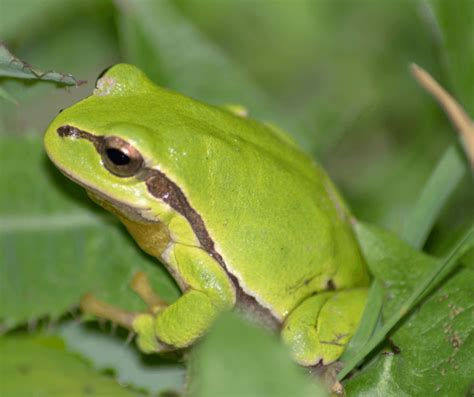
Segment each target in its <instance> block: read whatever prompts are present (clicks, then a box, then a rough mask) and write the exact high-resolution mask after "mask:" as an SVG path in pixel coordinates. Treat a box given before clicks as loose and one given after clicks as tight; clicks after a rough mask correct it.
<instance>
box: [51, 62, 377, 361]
mask: <svg viewBox="0 0 474 397" xmlns="http://www.w3.org/2000/svg"><path fill="white" fill-rule="evenodd" d="M45 147H46V150H47V152H48V155H49V157H50V158H51V160H52V161H53V162H54V163H55V165H56V166H57V167H58V168H59V169H60V170H61V171H62V172H64V173H65V174H66V175H67V176H69V177H70V178H71V179H73V180H74V181H76V182H77V183H79V184H81V185H82V186H84V187H85V188H86V189H87V191H88V192H89V194H90V195H91V197H92V198H93V199H94V200H95V201H96V202H98V203H99V204H101V205H102V206H103V207H105V208H106V209H108V210H110V211H111V212H113V213H114V214H116V215H117V216H118V217H119V218H120V219H121V220H122V222H123V223H124V224H125V226H126V227H127V229H128V230H129V232H130V233H131V234H132V236H133V237H134V238H135V240H136V241H137V243H138V244H139V245H140V246H141V247H142V249H144V250H145V251H146V252H148V253H149V254H151V255H153V256H155V257H157V258H159V259H160V260H161V261H162V262H163V263H164V264H165V265H166V266H167V268H168V270H169V271H170V273H171V274H172V275H173V276H174V277H175V279H176V281H177V283H178V284H179V286H180V287H181V289H182V291H183V295H182V296H181V297H180V298H179V299H178V300H177V301H176V302H174V303H172V304H170V305H165V304H163V305H160V304H159V305H157V306H156V307H155V308H154V309H152V310H151V311H150V313H149V314H141V315H135V316H133V317H132V319H131V320H130V324H129V325H130V327H131V328H133V329H134V330H135V331H136V332H137V333H138V336H139V338H138V342H139V346H140V347H141V348H142V350H144V351H147V352H151V351H161V350H170V349H179V348H183V347H186V346H189V345H190V344H192V343H193V342H194V341H195V340H196V339H197V338H199V337H200V336H202V335H203V334H204V333H205V331H206V330H207V329H208V328H209V327H210V325H211V324H212V322H213V320H214V319H215V317H216V316H217V315H218V314H219V313H220V312H221V311H223V310H228V309H231V308H233V307H236V306H237V307H239V308H240V310H242V311H244V312H247V313H249V315H250V316H251V317H253V318H256V319H257V320H260V321H261V322H264V323H266V324H270V325H272V326H275V327H277V328H281V329H282V336H283V339H284V340H285V341H286V342H287V343H288V344H289V345H290V347H291V349H292V352H293V355H294V357H295V359H296V360H297V361H298V362H299V363H301V364H303V365H314V364H316V363H318V362H320V360H323V362H324V363H329V362H332V361H334V360H336V359H337V358H338V357H339V356H340V354H341V353H342V351H343V350H344V346H345V345H346V344H347V342H348V340H349V339H350V336H351V335H352V334H353V332H354V330H355V328H356V326H357V324H358V322H359V319H360V316H361V312H362V310H363V307H364V304H365V299H366V293H367V291H366V287H367V285H368V282H369V276H368V273H367V270H366V267H365V264H364V261H363V259H362V257H361V254H360V252H359V248H358V246H357V243H356V241H355V238H354V236H353V232H352V230H351V226H350V215H349V213H348V210H347V208H346V206H345V204H344V203H343V201H342V199H341V198H340V196H339V195H338V193H337V191H336V189H335V188H334V186H333V184H332V183H331V181H330V180H329V178H328V177H327V175H326V173H325V172H324V171H323V170H322V169H321V168H320V167H319V166H318V165H316V164H315V163H314V161H312V160H311V159H310V158H309V157H308V156H306V155H305V154H303V153H302V152H301V151H300V150H299V149H298V148H297V147H296V146H295V144H293V143H292V142H291V141H290V140H289V138H287V137H286V136H285V135H284V133H281V132H279V131H277V130H276V129H275V128H273V127H271V126H268V125H265V124H262V123H259V122H257V121H254V120H252V119H250V118H248V117H244V116H241V115H238V114H234V113H233V112H231V111H229V110H226V109H224V108H219V107H214V106H210V105H207V104H204V103H201V102H199V101H196V100H193V99H191V98H187V97H185V96H182V95H179V94H177V93H174V92H171V91H168V90H165V89H163V88H160V87H158V86H156V85H154V84H153V83H152V82H151V81H150V80H148V79H147V77H146V76H145V75H144V74H143V73H142V72H141V71H139V70H138V69H137V68H135V67H133V66H130V65H125V64H121V65H116V66H115V67H113V68H111V69H110V70H109V71H108V72H107V73H106V74H105V75H104V76H103V77H101V79H100V80H98V83H97V88H96V89H95V91H94V93H93V95H91V96H89V97H88V98H86V99H84V100H82V101H81V102H79V103H77V104H75V105H73V106H72V107H70V108H67V109H65V110H64V111H63V112H61V113H60V114H59V115H58V116H57V117H56V119H55V120H54V121H53V122H52V124H51V125H50V126H49V128H48V130H47V132H46V135H45ZM109 317H112V316H109ZM122 322H124V321H122Z"/></svg>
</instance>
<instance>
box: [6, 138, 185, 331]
mask: <svg viewBox="0 0 474 397" xmlns="http://www.w3.org/2000/svg"><path fill="white" fill-rule="evenodd" d="M41 143H42V142H41V139H40V138H39V137H33V136H23V137H21V138H20V137H16V138H13V137H0V157H1V158H2V172H1V173H0V183H1V185H2V190H3V191H4V192H6V193H7V194H2V195H1V196H0V279H1V280H2V299H1V300H0V318H1V319H2V322H3V326H4V327H6V328H11V327H14V326H16V325H18V324H20V323H22V322H24V321H28V320H32V319H35V318H38V317H41V316H48V317H50V318H51V319H53V320H54V319H57V318H58V317H59V316H60V315H62V314H63V313H64V312H66V311H67V310H69V309H70V308H71V307H74V306H75V305H77V304H78V303H79V300H80V298H81V296H82V295H83V294H84V293H86V292H92V293H93V294H94V295H96V296H97V297H98V298H99V299H103V300H105V301H107V302H109V303H112V304H115V305H119V306H123V307H125V308H128V309H134V310H143V309H144V308H145V306H144V305H143V303H142V302H141V301H140V300H139V299H138V297H136V296H135V295H134V294H133V293H132V291H131V290H130V289H129V288H128V283H129V282H130V280H131V278H132V276H133V274H134V273H135V272H136V271H138V270H143V271H145V272H146V273H147V274H148V275H149V276H150V277H151V281H152V284H153V285H154V287H155V288H156V290H157V291H158V292H159V293H160V294H162V296H163V297H164V298H165V299H175V298H176V297H177V296H178V290H177V287H176V286H175V284H174V282H173V281H171V279H170V277H169V274H168V272H167V271H165V270H164V268H163V267H162V266H161V265H160V264H158V263H157V262H156V260H154V259H153V258H151V257H148V256H146V255H144V254H143V253H142V251H141V250H139V249H138V247H137V246H136V245H135V243H134V242H133V241H132V240H131V238H130V237H129V236H128V234H127V233H125V231H124V230H123V229H122V227H121V226H119V225H118V224H117V222H116V221H115V219H113V218H111V217H109V216H108V215H106V213H105V212H104V211H100V210H99V209H98V207H96V206H95V205H92V204H91V202H90V200H89V198H88V197H87V195H86V194H85V192H84V190H83V189H82V188H79V187H78V186H76V185H75V184H74V183H72V182H70V181H69V180H67V179H66V178H65V177H64V176H62V175H61V174H60V173H59V172H58V171H57V170H56V169H55V168H54V167H53V166H52V165H50V163H49V161H48V160H47V159H46V156H45V154H44V152H43V148H42V144H41Z"/></svg>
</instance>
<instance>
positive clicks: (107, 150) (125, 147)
mask: <svg viewBox="0 0 474 397" xmlns="http://www.w3.org/2000/svg"><path fill="white" fill-rule="evenodd" d="M100 154H101V156H102V162H103V163H104V166H105V168H107V170H109V171H110V172H111V173H112V174H114V175H117V176H120V177H128V176H133V175H135V174H137V173H138V171H139V170H140V169H141V167H142V165H143V157H142V156H141V154H140V152H139V151H138V150H137V149H135V148H134V147H133V146H132V145H130V144H129V143H128V142H126V141H124V140H123V139H120V138H117V137H115V136H109V137H106V138H104V140H103V142H102V145H101V148H100Z"/></svg>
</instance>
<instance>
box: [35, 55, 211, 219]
mask: <svg viewBox="0 0 474 397" xmlns="http://www.w3.org/2000/svg"><path fill="white" fill-rule="evenodd" d="M206 112H207V113H209V112H211V113H212V112H213V110H212V107H210V106H207V105H204V104H201V103H199V102H197V101H193V100H192V99H189V98H186V97H184V96H181V95H179V94H176V93H173V92H170V91H168V90H165V89H163V88H160V87H157V86H156V85H154V84H153V83H152V82H151V81H150V80H149V79H148V78H147V77H146V76H145V74H144V73H143V72H141V71H140V70H139V69H138V68H136V67H134V66H132V65H126V64H119V65H116V66H114V67H112V68H110V69H109V70H108V71H107V72H106V73H105V74H104V75H103V76H102V77H101V78H100V79H99V80H98V81H97V84H96V89H95V90H94V92H93V94H92V95H91V96H89V97H87V98H85V99H84V100H82V101H80V102H78V103H77V104H75V105H73V106H71V107H69V108H67V109H65V110H64V111H62V112H61V113H60V114H59V115H58V116H57V117H56V118H55V119H54V120H53V122H52V123H51V125H50V126H49V127H48V129H47V131H46V133H45V137H44V144H45V148H46V152H47V154H48V156H49V158H50V159H51V160H52V161H53V163H54V164H55V165H56V166H57V167H58V168H59V169H60V170H61V171H62V172H63V173H64V174H65V175H66V176H68V177H69V178H70V179H72V180H74V181H75V182H77V183H78V184H80V185H82V186H83V187H85V188H86V189H87V191H88V192H89V194H91V195H92V196H93V197H94V198H95V199H97V200H98V201H99V202H101V203H102V204H109V209H110V206H112V207H114V208H115V209H118V210H123V209H125V210H124V211H120V212H125V213H126V212H127V211H126V209H127V208H133V209H135V210H136V209H137V208H138V209H139V208H142V209H143V208H149V207H150V199H149V196H150V194H149V192H148V191H147V186H146V183H145V182H146V180H147V178H150V176H151V175H152V173H151V171H156V170H160V171H162V172H164V173H165V174H167V175H169V176H170V178H172V179H173V176H176V175H179V170H177V167H179V156H180V155H182V154H183V150H181V149H180V151H179V150H178V149H176V148H177V147H178V146H179V145H180V146H179V148H182V147H190V145H189V143H187V146H186V143H185V142H183V139H188V140H189V139H191V138H190V134H189V133H186V132H189V130H190V129H194V130H195V129H196V128H199V126H200V125H201V123H200V122H196V118H194V119H193V118H192V117H191V118H190V117H189V115H193V114H194V115H195V117H198V116H199V115H202V114H204V115H205V114H206ZM214 112H215V111H214ZM195 136H196V135H195V134H194V137H195ZM176 145H178V146H176ZM186 154H187V153H185V155H186Z"/></svg>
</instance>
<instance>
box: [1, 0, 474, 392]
mask: <svg viewBox="0 0 474 397" xmlns="http://www.w3.org/2000/svg"><path fill="white" fill-rule="evenodd" d="M473 18H474V3H472V2H471V1H470V0H459V1H456V2H448V1H445V0H429V1H420V2H411V1H398V2H384V3H383V4H382V3H376V2H371V1H366V2H353V1H350V0H336V1H323V0H321V1H317V2H315V1H312V0H299V1H296V2H289V1H288V2H283V1H281V2H276V1H275V2H271V7H269V2H268V1H265V0H258V1H257V0H256V1H253V2H252V3H251V4H250V3H249V2H232V1H217V0H177V1H170V0H162V1H151V0H141V1H139V0H116V1H108V0H103V1H100V2H97V1H93V0H85V1H84V0H81V1H79V0H71V1H69V2H68V7H64V6H63V4H62V2H60V1H59V0H24V1H22V2H17V1H14V0H3V1H2V23H1V24H0V38H1V39H2V40H3V41H4V42H5V44H6V45H7V46H8V48H9V49H10V50H11V52H12V53H14V54H15V55H16V56H17V57H18V58H19V59H21V60H26V61H28V64H24V63H20V62H21V61H19V59H18V58H12V55H11V54H7V53H6V52H5V47H1V49H2V51H3V55H4V57H3V58H2V54H1V53H0V74H1V76H0V101H1V106H0V158H1V159H2V160H1V161H2V163H1V168H0V182H1V184H2V194H1V195H0V280H1V299H0V319H1V327H2V330H3V331H4V332H5V334H4V336H2V337H1V338H0V351H1V352H2V355H1V357H0V378H1V379H2V382H0V388H1V389H0V394H1V395H5V396H16V395H20V394H21V395H28V394H27V393H30V394H31V395H52V394H53V393H60V394H61V393H62V395H71V396H73V395H83V394H85V393H88V395H97V396H102V395H105V394H107V393H108V394H110V395H112V394H113V395H119V396H120V395H141V393H142V392H143V393H146V394H152V395H157V394H159V393H165V392H166V393H167V395H172V394H171V391H173V392H176V393H181V392H182V391H183V389H184V384H185V382H184V370H183V366H182V363H180V362H177V361H176V360H172V359H169V358H166V359H165V358H162V357H150V356H143V355H140V353H139V352H138V351H137V350H136V348H135V346H134V345H133V344H125V339H126V335H124V333H123V332H122V331H121V330H117V332H116V334H115V335H107V334H106V333H104V332H103V331H101V329H100V328H99V327H98V326H97V324H96V323H95V322H87V323H82V324H78V323H77V322H76V321H72V320H77V311H76V309H75V307H76V305H77V303H78V301H79V299H80V297H81V296H82V295H83V293H84V292H86V291H93V292H94V294H96V295H98V296H99V297H101V298H102V299H104V300H107V301H110V302H114V303H115V304H118V305H120V306H124V307H128V308H130V309H134V310H140V308H141V306H140V302H139V301H138V299H137V298H136V296H134V294H133V293H131V291H130V289H129V288H128V283H129V281H130V279H131V276H132V274H133V273H134V272H135V271H137V270H143V271H146V272H147V274H148V275H149V276H150V277H151V278H152V283H153V286H154V287H155V288H156V289H157V290H158V291H160V294H161V295H163V296H165V297H166V298H168V299H170V300H172V299H175V298H176V297H177V296H178V291H177V288H176V286H175V284H174V282H173V281H172V280H171V279H170V277H169V275H168V274H167V273H166V272H165V271H164V269H163V268H162V267H161V266H159V265H158V264H157V263H156V261H154V260H152V259H150V258H149V257H147V256H145V255H144V254H143V253H141V252H140V250H139V249H138V248H137V247H136V246H135V243H134V242H133V241H132V240H131V238H130V237H129V236H128V235H127V234H126V233H125V232H124V230H123V229H122V227H121V226H120V225H119V224H118V223H117V222H116V221H115V220H114V219H112V218H111V217H109V216H108V215H105V214H104V213H103V212H102V211H100V210H99V209H98V208H96V207H95V206H93V205H92V204H90V203H89V201H88V199H87V196H86V194H85V193H84V192H83V191H82V190H81V189H80V188H78V187H77V186H75V185H73V184H71V183H70V182H69V181H67V180H66V179H65V178H63V177H62V176H61V175H60V174H59V172H58V171H57V170H55V169H54V167H52V166H51V165H50V164H49V162H48V161H47V160H46V158H45V155H44V153H43V149H42V145H41V133H42V132H43V130H44V129H45V127H46V125H47V124H48V122H49V121H50V120H51V119H52V118H53V117H54V115H55V114H56V113H57V111H58V110H59V109H61V108H64V107H66V106H68V105H70V104H72V103H74V102H75V101H77V100H78V99H79V98H81V97H84V96H85V95H88V93H89V92H90V91H91V89H92V87H93V83H94V81H95V78H96V76H97V75H98V74H99V73H100V72H101V71H102V70H103V69H105V68H106V67H108V66H110V65H111V64H114V63H116V62H119V61H125V62H130V63H135V64H137V65H138V66H140V67H141V68H143V69H144V70H145V71H146V72H147V73H148V74H149V75H150V76H151V77H152V78H153V79H154V80H155V81H156V82H157V83H159V84H161V85H164V86H166V87H169V88H172V89H175V90H179V91H181V92H183V93H185V94H188V95H191V96H193V97H196V98H199V99H202V100H204V101H207V102H211V103H216V104H233V103H239V104H242V105H244V106H245V107H247V108H248V109H249V110H250V113H251V115H252V116H253V117H255V118H258V119H263V120H269V121H271V122H273V123H274V124H278V125H280V126H282V127H284V128H285V129H287V130H288V131H289V133H291V134H292V135H293V136H294V138H295V139H296V140H297V141H298V142H299V144H300V145H301V146H302V147H303V148H304V149H305V150H306V151H307V152H308V153H311V154H312V155H314V156H315V157H317V158H318V159H319V161H320V162H322V163H323V165H324V166H325V168H326V169H327V170H328V172H329V173H330V174H331V176H332V177H333V179H334V180H335V181H336V183H337V184H338V186H339V187H340V189H341V191H342V192H343V194H344V196H345V197H346V198H347V201H348V202H349V204H350V205H351V207H352V209H353V212H354V214H355V216H356V217H357V218H358V219H362V220H364V221H366V222H371V223H372V224H377V225H379V226H381V227H383V228H385V229H389V230H390V232H388V231H385V230H383V229H382V228H379V227H375V226H373V225H370V224H368V223H362V222H357V223H356V226H355V230H356V232H357V235H358V238H359V240H360V243H361V247H362V250H363V252H364V255H365V257H366V259H367V261H368V263H369V265H370V267H371V270H372V274H373V275H374V277H375V279H376V280H377V284H374V285H375V287H374V288H373V291H372V292H373V293H372V295H371V296H373V299H372V300H371V302H370V303H369V306H368V309H367V311H366V314H365V316H364V318H366V322H365V324H366V328H365V329H362V330H359V331H360V332H359V337H358V340H355V341H354V344H353V346H352V349H351V350H348V352H347V354H346V355H345V356H344V357H343V362H345V363H348V362H350V360H351V359H353V358H354V357H356V355H357V352H360V351H361V350H362V349H363V347H364V346H367V344H368V343H370V340H371V338H373V337H374V335H376V334H377V332H378V331H380V329H381V328H382V327H383V325H382V322H383V321H382V318H383V320H384V321H385V324H387V320H389V319H391V318H392V317H391V316H393V315H394V314H396V313H397V310H398V309H399V308H400V307H402V306H403V304H404V302H406V300H407V298H408V297H409V296H410V294H411V293H412V292H413V291H414V290H416V289H417V287H419V286H420V285H422V284H423V280H426V275H427V274H429V273H430V271H431V270H432V269H433V268H434V267H436V266H437V265H438V264H439V263H443V258H446V257H447V256H449V253H452V252H455V248H453V247H455V246H456V243H457V242H458V241H459V240H460V238H461V236H463V235H465V233H466V230H469V228H470V227H471V225H472V223H473V220H474V206H473V205H472V203H473V202H474V189H472V175H470V172H469V169H468V165H467V162H466V161H465V158H464V155H463V153H462V150H461V149H460V145H458V144H457V142H456V134H455V133H454V132H453V128H452V127H451V125H450V123H449V121H448V120H447V118H446V117H445V116H444V114H443V113H442V111H441V110H440V109H439V108H438V106H437V105H436V104H435V102H434V101H432V100H431V98H430V97H429V96H428V95H427V94H426V93H425V92H424V91H423V90H422V89H420V88H419V86H417V84H416V82H415V81H414V80H413V79H412V77H411V76H410V74H409V73H408V64H409V62H412V61H414V62H416V63H418V64H419V65H421V66H423V67H424V68H425V69H427V70H429V71H430V73H431V74H432V75H433V76H434V77H435V78H436V80H438V81H439V82H440V83H441V84H442V85H443V86H445V87H446V88H447V89H448V90H449V91H450V92H451V93H452V94H453V95H454V96H455V97H456V98H457V99H458V100H459V101H460V103H461V104H462V105H463V106H464V108H465V109H466V111H467V113H469V114H470V115H471V116H472V115H474V107H473V106H474V105H473V98H474V97H473V95H472V93H473V92H474V73H473V70H474V65H473V62H474V42H473V41H472V39H471V36H472V35H471V34H470V30H472V26H473V24H474V20H473ZM30 64H31V65H34V68H33V67H30ZM38 69H41V70H60V71H67V72H68V73H54V74H52V73H50V74H46V75H45V74H44V73H43V72H38ZM25 72H26V74H24V73H25ZM69 72H70V73H72V75H69ZM47 76H48V77H52V80H53V81H44V80H45V79H44V77H47ZM72 76H77V78H78V79H81V80H83V79H85V80H87V81H88V83H87V84H83V85H81V86H80V87H72V88H68V89H64V88H62V89H58V88H59V87H60V86H62V84H63V83H70V84H72V85H77V81H78V80H76V79H75V78H74V77H72ZM36 77H42V79H40V80H43V81H39V82H35V81H34V80H32V79H34V78H36ZM22 78H26V79H27V80H22ZM65 79H66V80H65ZM2 97H3V98H2ZM5 98H7V99H9V100H10V101H8V100H6V99H5ZM15 103H16V104H15ZM397 235H398V236H400V237H401V239H403V240H405V241H402V240H401V239H400V238H399V237H397ZM472 246H473V239H472V238H471V239H470V240H468V241H467V242H466V244H464V246H463V248H462V250H463V251H462V252H461V253H459V252H458V251H456V252H458V254H459V255H458V257H459V260H458V261H457V266H456V265H455V264H450V266H449V268H448V269H445V270H444V272H443V273H442V275H441V276H439V277H438V278H437V279H436V281H435V283H434V284H433V283H431V284H430V285H429V287H428V292H426V290H425V289H424V290H423V293H424V296H423V298H421V297H420V299H418V305H417V306H416V307H415V308H413V309H411V310H409V311H408V314H407V315H405V316H404V317H403V318H402V319H401V320H397V321H396V326H395V328H393V329H391V330H390V333H389V336H390V343H389V342H387V341H384V342H382V343H381V344H377V345H376V346H375V348H374V349H372V351H371V354H370V355H368V356H367V357H365V359H364V361H362V362H361V363H360V365H359V367H358V368H356V370H355V371H354V373H353V375H352V377H350V378H346V379H345V380H344V381H343V384H344V386H345V388H346V392H347V393H348V395H349V396H359V395H424V394H426V395H434V394H435V393H440V395H463V394H466V395H467V394H468V393H469V390H471V391H472V387H473V384H472V382H473V379H472V376H471V374H472V373H473V372H474V368H473V363H472V359H471V355H470V352H472V350H473V348H474V346H473V337H472V336H473V335H474V333H473V322H472V318H473V313H474V312H473V306H472V302H473V301H474V299H473V298H474V296H473V291H472V284H473V282H474V273H473V271H474V268H473V265H474V249H472ZM469 247H471V248H469ZM421 249H423V250H424V253H422V252H421V251H420V250H421ZM453 250H454V251H453ZM380 308H381V310H382V314H381V315H379V310H380ZM86 320H88V319H86ZM394 346H396V347H394ZM398 350H400V352H399V354H394V351H398ZM193 369H195V371H196V372H195V373H196V375H195V377H193V378H192V382H191V385H190V387H189V390H190V391H189V393H190V394H191V395H196V396H206V397H208V396H209V397H212V396H221V395H223V393H224V392H225V393H226V395H229V396H230V395H231V394H230V393H231V392H234V394H235V395H244V394H245V395H252V394H251V393H252V392H253V395H255V396H263V395H275V396H276V395H278V394H277V393H280V394H281V395H289V394H290V392H289V391H293V395H301V396H303V395H323V392H322V391H319V392H318V391H315V388H316V387H317V386H315V385H312V384H310V383H309V382H308V380H307V379H306V378H305V377H304V376H302V373H301V371H299V370H298V369H297V368H296V367H295V366H294V365H293V364H292V363H291V362H290V361H289V360H288V359H287V353H286V350H285V349H284V348H283V347H282V346H281V345H279V344H278V343H277V342H276V341H275V339H274V337H273V336H270V335H267V334H266V333H265V332H263V331H260V330H256V329H254V328H253V327H251V326H249V325H248V324H246V323H243V322H242V321H241V320H238V319H236V318H234V317H232V316H228V317H225V318H222V319H221V320H220V321H219V322H218V324H217V325H216V327H215V329H213V331H212V332H211V333H210V334H209V337H208V338H206V339H205V340H204V341H203V343H202V344H201V345H200V346H199V349H197V350H196V351H195V352H194V353H193V356H192V359H191V370H193ZM192 373H194V372H193V371H192ZM114 378H115V379H114ZM116 379H117V380H118V382H117V381H116ZM119 382H120V385H121V386H120V385H119ZM193 382H196V383H193ZM126 385H130V386H129V387H125V386H126ZM81 393H82V394H81ZM239 393H240V394H239ZM318 393H319V394H318ZM450 393H451V394H450Z"/></svg>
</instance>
